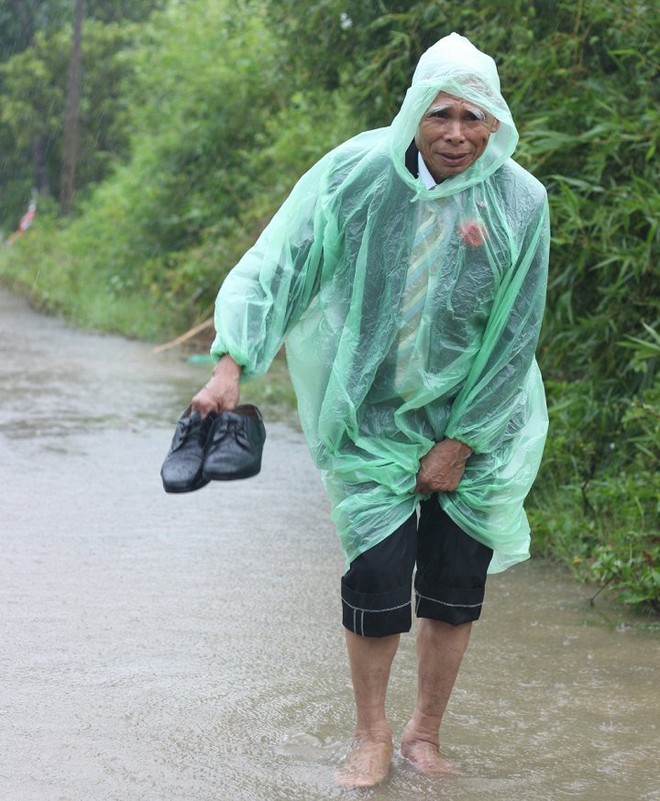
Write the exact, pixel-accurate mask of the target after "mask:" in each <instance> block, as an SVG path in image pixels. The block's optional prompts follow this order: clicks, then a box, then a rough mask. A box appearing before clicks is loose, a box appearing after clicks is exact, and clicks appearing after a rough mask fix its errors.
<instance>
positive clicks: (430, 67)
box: [211, 34, 549, 572]
mask: <svg viewBox="0 0 660 801" xmlns="http://www.w3.org/2000/svg"><path fill="white" fill-rule="evenodd" d="M440 91H445V92H447V93H449V94H452V95H455V96H458V97H461V98H465V99H467V100H469V101H470V102H473V103H475V104H477V105H478V106H480V107H481V108H483V109H485V110H487V111H488V112H490V113H491V114H493V115H494V116H495V117H496V118H497V119H498V120H499V121H500V126H499V129H498V130H497V131H496V132H495V133H493V134H492V135H491V137H490V140H489V142H488V145H487V148H486V150H485V152H484V153H483V155H482V156H481V157H480V158H479V159H478V160H477V161H476V162H475V163H474V164H473V165H472V166H471V167H469V168H468V169H467V170H465V171H464V172H463V173H461V174H459V175H456V176H454V177H452V178H449V179H447V180H445V181H443V182H442V183H440V184H439V185H438V186H436V187H435V188H434V189H431V190H428V189H426V188H425V186H424V183H423V182H422V180H420V179H419V178H416V177H414V176H413V175H412V174H411V172H410V171H409V170H408V169H407V168H406V165H405V153H406V151H407V149H408V148H409V146H410V144H411V142H412V140H413V139H414V136H415V133H416V131H417V127H418V125H419V122H420V119H421V117H422V115H423V113H424V112H425V111H426V110H427V108H428V107H429V105H430V104H431V102H432V101H433V100H434V98H435V97H436V95H437V94H438V92H440ZM517 139H518V134H517V131H516V128H515V125H514V123H513V120H512V118H511V113H510V111H509V108H508V106H507V104H506V102H505V101H504V99H503V98H502V96H501V94H500V87H499V78H498V75H497V69H496V67H495V63H494V62H493V60H492V59H491V58H490V57H489V56H486V55H485V54H483V53H481V52H480V51H479V50H477V49H476V48H475V47H474V46H473V45H472V44H471V43H470V42H469V41H468V40H467V39H464V38H463V37H462V36H459V35H457V34H452V35H451V36H448V37H445V38H444V39H442V40H440V41H439V42H437V43H436V44H435V45H434V46H433V47H431V48H430V49H429V50H428V51H427V52H426V53H425V54H424V55H423V56H422V58H421V59H420V62H419V64H418V66H417V69H416V71H415V74H414V77H413V81H412V85H411V87H410V88H409V90H408V92H407V94H406V97H405V100H404V102H403V104H402V107H401V110H400V112H399V114H398V115H397V116H396V117H395V119H394V120H393V122H392V124H391V125H390V126H389V127H388V128H383V129H379V130H374V131H368V132H366V133H362V134H360V135H358V136H356V137H354V138H352V139H350V140H349V141H348V142H345V143H344V144H343V145H340V146H339V147H338V148H336V149H335V150H333V151H332V152H330V153H329V154H327V155H326V156H325V157H324V158H322V159H321V160H320V161H319V162H318V163H317V164H316V165H315V166H314V167H312V169H310V170H309V172H307V173H306V174H305V175H304V176H303V177H302V178H301V179H300V181H299V182H298V184H297V185H296V186H295V188H294V189H293V191H292V192H291V195H290V196H289V198H288V199H287V200H286V201H285V202H284V204H283V205H282V207H281V208H280V209H279V211H278V212H277V213H276V214H275V216H274V217H273V219H272V221H271V222H270V224H269V225H268V226H267V228H266V229H265V230H264V232H263V233H262V235H261V236H260V238H259V240H258V241H257V242H256V244H255V245H254V247H253V248H251V249H250V250H249V251H248V252H247V253H246V255H245V256H244V257H243V258H242V259H241V261H240V262H239V264H238V265H237V266H236V267H235V268H234V269H233V270H232V272H231V273H230V274H229V276H228V277H227V279H226V280H225V281H224V283H223V285H222V288H221V290H220V292H219V295H218V299H217V305H216V330H217V337H216V339H215V341H214V343H213V345H212V349H211V352H212V353H213V354H214V355H215V356H216V357H219V356H220V355H221V354H224V353H229V354H230V355H231V356H232V357H233V358H234V359H235V360H236V361H237V362H238V363H239V364H240V365H242V366H243V376H244V377H245V378H249V377H253V376H257V375H260V374H262V373H264V372H265V371H266V370H267V369H268V367H269V365H270V363H271V361H272V360H273V358H274V356H275V354H276V353H277V351H278V350H279V348H280V347H281V345H282V343H283V342H285V343H286V353H287V359H288V364H289V369H290V373H291V378H292V381H293V385H294V388H295V391H296V395H297V398H298V408H299V414H300V420H301V424H302V427H303V430H304V433H305V436H306V438H307V442H308V444H309V447H310V449H311V453H312V456H313V459H314V461H315V462H316V464H317V465H318V467H319V468H320V469H321V471H322V475H323V479H324V482H325V485H326V488H327V491H328V493H329V496H330V499H331V502H332V507H333V511H332V517H333V520H334V522H335V524H336V527H337V530H338V534H339V537H340V540H341V543H342V546H343V549H344V552H345V554H346V558H347V560H348V562H350V561H352V560H353V559H354V558H355V557H356V556H358V555H359V554H360V553H362V552H364V551H365V550H367V549H368V548H370V547H372V546H374V545H376V544H377V543H378V542H380V541H381V540H382V539H384V538H385V537H386V536H388V535H389V534H390V533H392V532H393V531H394V530H395V529H396V528H397V527H398V526H399V525H400V524H401V523H402V522H404V521H405V520H406V519H407V518H408V517H409V516H410V514H411V513H412V512H413V511H414V509H415V507H416V505H417V504H418V502H419V500H420V497H419V496H416V495H415V494H414V487H415V481H416V474H417V472H418V470H419V462H420V458H421V457H422V456H423V455H424V454H425V453H427V451H429V449H430V448H431V447H433V445H434V444H435V443H436V442H438V441H440V440H442V439H443V438H445V437H453V438H456V439H459V440H461V441H463V442H465V443H467V444H468V445H469V446H470V447H471V448H472V449H473V451H474V453H473V454H472V456H471V457H470V458H469V460H468V462H467V466H466V470H465V474H464V476H463V478H462V480H461V482H460V485H459V487H458V489H457V490H456V491H455V492H447V493H440V494H439V495H438V501H439V503H440V504H441V506H442V507H443V509H444V510H445V511H446V512H447V514H449V516H450V517H451V518H452V519H453V520H454V521H455V522H456V523H457V524H458V525H459V526H461V527H462V528H463V530H465V531H466V532H468V533H469V534H470V535H471V536H472V537H474V538H475V539H476V540H478V541H479V542H482V543H484V544H486V545H488V546H489V547H491V548H492V549H493V550H494V555H493V558H492V560H491V564H490V568H489V571H490V572H497V571H501V570H504V569H505V568H506V567H508V566H510V565H512V564H515V563H516V562H519V561H521V560H523V559H525V558H527V557H528V556H529V525H528V522H527V518H526V515H525V512H524V510H523V500H524V498H525V496H526V494H527V492H528V491H529V489H530V487H531V484H532V481H533V480H534V477H535V475H536V472H537V470H538V466H539V462H540V458H541V453H542V450H543V444H544V440H545V434H546V429H547V414H546V407H545V400H544V392H543V386H542V383H541V377H540V373H539V370H538V367H537V364H536V361H535V358H534V351H535V347H536V343H537V339H538V335H539V329H540V325H541V317H542V313H543V307H544V300H545V287H546V274H547V259H548V247H549V226H548V211H547V198H546V193H545V190H544V188H543V187H542V185H541V184H540V183H539V182H538V181H537V180H536V179H535V178H533V177H532V176H531V175H530V174H529V173H527V172H526V171H525V170H524V169H522V168H521V167H520V166H519V165H517V164H516V163H515V162H513V161H512V160H511V158H510V156H511V154H512V153H513V151H514V148H515V146H516V143H517ZM428 204H433V208H434V210H435V213H437V216H438V223H437V230H438V237H437V238H436V241H435V247H434V251H433V253H432V258H431V259H430V260H429V262H428V264H429V266H428V276H427V290H426V297H425V302H424V306H423V310H422V312H421V317H420V319H419V320H418V323H417V333H416V337H415V338H414V342H413V349H412V354H409V355H408V356H407V357H406V362H405V364H404V365H401V364H400V362H401V336H400V331H401V329H402V327H403V325H404V320H403V311H402V308H403V303H402V297H403V295H404V289H405V284H406V278H407V273H408V269H409V266H410V262H411V254H412V250H413V246H414V242H415V236H416V229H417V225H418V222H419V220H420V214H421V213H422V212H423V211H424V210H428V208H429V205H428ZM402 366H403V368H404V369H403V370H401V367H402Z"/></svg>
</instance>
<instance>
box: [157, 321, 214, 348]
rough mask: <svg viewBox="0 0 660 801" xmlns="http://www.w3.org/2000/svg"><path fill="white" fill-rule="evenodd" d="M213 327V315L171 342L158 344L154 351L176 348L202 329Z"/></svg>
mask: <svg viewBox="0 0 660 801" xmlns="http://www.w3.org/2000/svg"><path fill="white" fill-rule="evenodd" d="M212 327H213V317H209V319H208V320H204V322H203V323H200V324H199V325H195V326H193V327H192V328H191V329H189V330H188V331H186V333H185V334H181V336H179V337H177V338H176V339H172V340H171V341H170V342H166V343H165V344H164V345H158V347H156V348H154V350H153V352H154V353H162V352H163V351H164V350H169V349H170V348H175V347H176V346H177V345H181V344H183V343H184V342H187V341H188V340H189V339H192V338H193V337H194V336H195V335H196V334H199V333H200V331H204V330H205V329H207V328H212Z"/></svg>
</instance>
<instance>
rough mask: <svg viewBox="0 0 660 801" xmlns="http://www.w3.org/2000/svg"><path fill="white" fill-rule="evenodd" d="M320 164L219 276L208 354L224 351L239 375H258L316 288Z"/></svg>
mask: <svg viewBox="0 0 660 801" xmlns="http://www.w3.org/2000/svg"><path fill="white" fill-rule="evenodd" d="M323 173H324V168H323V164H322V163H319V164H317V165H315V166H314V167H312V169H310V170H309V171H308V172H307V173H306V174H305V175H303V177H302V178H301V179H300V180H299V181H298V183H297V184H296V186H295V187H294V189H293V190H292V192H291V194H290V195H289V197H288V198H287V199H286V201H285V202H284V203H283V204H282V206H281V207H280V209H279V210H278V211H277V213H276V214H275V215H274V217H273V219H272V220H271V221H270V223H269V224H268V226H267V227H266V228H265V230H264V231H263V233H262V234H261V236H260V237H259V239H258V240H257V242H256V243H255V244H254V246H253V247H252V248H250V250H248V251H247V253H246V254H245V255H244V256H243V258H242V259H241V260H240V261H239V263H238V264H237V265H236V266H235V267H234V269H233V270H232V271H231V272H230V273H229V275H228V276H227V278H226V279H225V280H224V282H223V284H222V287H221V288H220V292H219V293H218V297H217V300H216V306H215V329H216V332H217V333H216V337H215V340H214V342H213V344H212V346H211V354H212V355H213V356H214V357H215V358H216V359H217V358H219V357H220V356H221V355H223V354H225V353H228V354H229V355H230V356H232V358H233V359H234V360H235V361H236V362H237V363H238V364H240V365H241V366H242V368H243V370H242V375H241V378H242V379H246V378H253V377H256V376H259V375H263V374H264V373H265V372H266V371H267V370H268V368H269V366H270V364H271V362H272V360H273V359H274V358H275V356H276V354H277V352H278V350H279V349H280V347H281V345H282V342H283V340H284V337H285V336H286V334H287V332H288V331H289V330H290V329H291V327H292V326H294V325H295V323H296V321H297V320H298V319H299V317H300V315H301V314H302V313H303V312H304V311H305V309H306V308H307V306H308V305H309V303H310V301H311V299H312V298H313V297H314V294H315V293H316V292H317V291H318V277H319V273H320V266H321V261H322V243H323V226H324V221H323V220H324V217H323V213H322V211H321V203H320V202H319V192H320V184H321V178H322V175H323Z"/></svg>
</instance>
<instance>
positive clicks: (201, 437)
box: [160, 407, 217, 492]
mask: <svg viewBox="0 0 660 801" xmlns="http://www.w3.org/2000/svg"><path fill="white" fill-rule="evenodd" d="M216 417H217V415H215V414H213V413H211V414H209V415H208V416H207V417H205V418H203V419H202V416H201V415H200V413H199V412H193V413H192V414H190V407H188V408H187V409H186V411H185V412H184V413H183V415H182V416H181V417H180V418H179V421H178V422H177V424H176V429H175V431H174V437H173V439H172V445H171V446H170V451H169V453H168V454H167V456H166V457H165V461H164V462H163V466H162V467H161V469H160V477H161V479H162V480H163V487H164V489H165V492H192V491H193V490H197V489H201V487H205V486H206V485H207V484H208V483H209V480H208V479H207V478H204V475H203V467H204V456H205V454H206V443H207V440H208V437H209V432H210V430H211V427H212V425H213V423H214V421H215V420H216Z"/></svg>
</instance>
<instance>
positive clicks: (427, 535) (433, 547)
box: [341, 495, 493, 637]
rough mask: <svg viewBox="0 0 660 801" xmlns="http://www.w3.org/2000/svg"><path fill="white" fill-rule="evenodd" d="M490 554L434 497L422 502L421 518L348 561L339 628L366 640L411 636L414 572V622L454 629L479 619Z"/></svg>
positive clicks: (407, 523) (489, 550) (414, 518)
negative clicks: (441, 623) (425, 621)
mask: <svg viewBox="0 0 660 801" xmlns="http://www.w3.org/2000/svg"><path fill="white" fill-rule="evenodd" d="M492 555H493V552H492V550H491V549H490V548H488V547H487V546H485V545H482V544H481V543H480V542H477V540H475V539H474V538H473V537H470V536H469V535H468V534H466V533H465V532H464V531H463V530H462V529H461V528H460V527H459V526H457V525H456V523H454V521H453V520H452V519H451V518H450V517H449V515H447V514H446V513H445V512H444V511H443V509H442V508H441V506H440V504H439V503H438V496H437V495H433V496H431V498H429V499H428V500H426V501H422V503H421V505H420V514H419V519H418V516H417V513H416V512H415V513H414V514H413V515H411V516H410V517H409V518H408V520H406V522H405V523H403V524H402V525H401V526H399V528H398V529H396V531H394V532H393V533H392V534H390V535H389V536H388V537H387V538H386V539H384V540H383V541H382V542H380V543H378V545H375V546H374V547H373V548H370V549H369V550H368V551H365V552H364V553H363V554H360V556H358V557H357V558H356V559H355V560H354V561H353V562H351V565H350V567H349V569H348V571H347V572H346V573H345V575H344V576H343V577H342V580H341V599H342V613H343V624H344V626H345V627H346V628H347V629H349V630H350V631H352V632H354V633H355V634H359V635H361V636H364V637H385V636H387V635H389V634H400V633H403V632H406V631H409V630H410V628H411V626H412V583H413V571H414V572H415V614H416V615H417V617H425V618H431V619H432V620H443V621H445V622H446V623H451V624H452V625H455V626H458V625H460V624H461V623H468V622H470V621H474V620H477V619H478V618H479V615H480V614H481V607H482V604H483V600H484V591H485V586H486V571H487V570H488V565H489V563H490V560H491V557H492ZM415 566H416V567H417V569H416V570H415Z"/></svg>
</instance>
